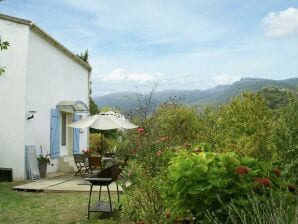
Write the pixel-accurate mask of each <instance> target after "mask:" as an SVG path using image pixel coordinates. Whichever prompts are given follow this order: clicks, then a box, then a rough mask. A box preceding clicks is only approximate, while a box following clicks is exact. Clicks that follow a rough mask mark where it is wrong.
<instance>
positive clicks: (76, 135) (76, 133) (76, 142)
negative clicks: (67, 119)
mask: <svg viewBox="0 0 298 224" xmlns="http://www.w3.org/2000/svg"><path fill="white" fill-rule="evenodd" d="M80 119H81V116H80V115H78V114H74V115H73V121H78V120H80ZM72 145H73V148H72V149H73V154H79V153H80V129H79V128H74V129H73V144H72Z"/></svg>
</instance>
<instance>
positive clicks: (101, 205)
mask: <svg viewBox="0 0 298 224" xmlns="http://www.w3.org/2000/svg"><path fill="white" fill-rule="evenodd" d="M120 173H121V169H120V168H119V166H118V165H113V166H111V167H109V168H106V169H104V170H102V171H101V172H98V173H96V174H93V175H92V176H91V177H89V178H86V179H85V180H86V181H88V182H89V183H90V192H89V202H88V219H89V218H90V212H110V214H112V212H113V211H115V210H116V206H115V205H114V204H113V203H112V201H111V193H110V188H109V185H110V184H111V183H112V182H114V181H116V187H117V197H118V202H119V201H120V198H119V188H118V183H117V179H118V176H119V175H120ZM93 186H99V195H98V201H97V202H96V203H95V205H94V206H93V207H91V195H92V190H93ZM102 186H106V188H107V190H108V195H109V201H108V202H104V201H101V188H102Z"/></svg>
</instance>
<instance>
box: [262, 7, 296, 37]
mask: <svg viewBox="0 0 298 224" xmlns="http://www.w3.org/2000/svg"><path fill="white" fill-rule="evenodd" d="M262 23H263V25H264V27H265V34H266V36H269V37H282V36H289V35H295V34H298V9H297V8H292V7H290V8H288V9H286V10H284V11H281V12H270V13H269V14H268V15H267V16H266V17H264V18H263V20H262Z"/></svg>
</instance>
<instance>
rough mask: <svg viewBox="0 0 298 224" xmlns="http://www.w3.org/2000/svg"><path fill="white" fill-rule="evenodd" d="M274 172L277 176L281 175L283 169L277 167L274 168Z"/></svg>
mask: <svg viewBox="0 0 298 224" xmlns="http://www.w3.org/2000/svg"><path fill="white" fill-rule="evenodd" d="M273 173H275V175H276V176H277V177H280V175H281V171H280V169H278V168H275V169H274V170H273Z"/></svg>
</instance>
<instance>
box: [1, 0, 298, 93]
mask: <svg viewBox="0 0 298 224" xmlns="http://www.w3.org/2000/svg"><path fill="white" fill-rule="evenodd" d="M0 13H3V14H8V15H11V16H15V17H20V18H24V19H29V20H31V21H33V22H34V23H36V24H37V25H38V26H39V27H41V28H42V29H44V30H45V31H46V32H48V33H49V34H50V35H52V36H53V37H54V38H55V39H57V40H58V41H60V42H61V43H62V44H63V45H65V46H66V47H67V48H69V49H70V50H71V51H73V52H74V53H80V52H82V51H84V50H85V49H88V50H89V53H90V62H91V65H92V67H93V72H92V83H93V84H92V89H93V95H104V94H107V93H113V92H120V91H136V90H137V91H142V92H146V91H148V90H150V89H151V88H152V86H153V83H154V82H158V87H157V90H164V89H207V88H211V87H214V86H215V85H218V84H229V83H232V82H234V81H237V80H239V79H240V78H241V77H259V78H268V79H285V78H291V77H298V1H297V0H250V1H240V0H208V1H206V0H204V1H201V0H183V1H182V0H150V1H149V0H148V1H146V0H88V1H87V0H86V1H83V0H42V1H41V0H6V1H4V2H2V3H0Z"/></svg>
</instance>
